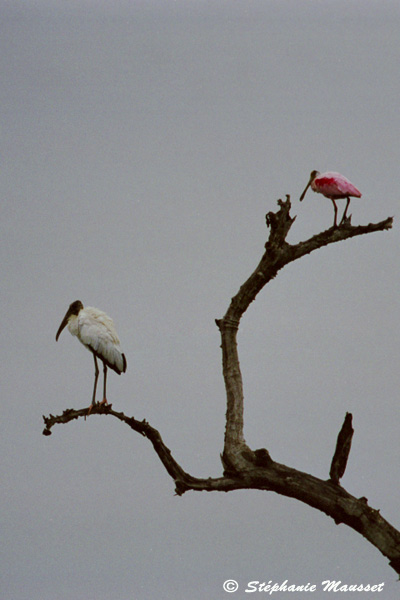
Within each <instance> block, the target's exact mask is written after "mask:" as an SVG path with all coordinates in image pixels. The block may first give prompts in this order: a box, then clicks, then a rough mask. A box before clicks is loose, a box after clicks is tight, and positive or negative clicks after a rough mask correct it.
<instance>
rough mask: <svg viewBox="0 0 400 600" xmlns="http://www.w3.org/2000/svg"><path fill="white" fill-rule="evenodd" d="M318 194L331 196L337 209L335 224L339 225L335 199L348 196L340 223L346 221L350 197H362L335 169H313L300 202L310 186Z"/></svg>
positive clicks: (334, 207) (335, 225)
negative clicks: (322, 170)
mask: <svg viewBox="0 0 400 600" xmlns="http://www.w3.org/2000/svg"><path fill="white" fill-rule="evenodd" d="M310 186H311V189H312V190H313V191H314V192H318V194H323V195H324V196H325V197H326V198H329V199H330V200H332V202H333V209H334V211H335V219H334V222H333V226H334V227H337V206H336V202H335V200H338V199H340V198H347V204H346V208H345V209H344V213H343V217H342V219H341V221H340V223H339V225H341V224H342V223H344V221H345V219H346V215H347V209H348V207H349V204H350V197H351V196H353V197H354V198H361V192H360V191H359V190H358V189H357V188H356V187H355V186H354V185H353V184H352V183H351V182H350V181H349V180H348V179H346V177H344V176H343V175H341V174H340V173H335V172H334V171H327V172H326V173H320V172H319V171H311V175H310V180H309V182H308V183H307V185H306V188H305V190H304V192H303V193H302V195H301V196H300V202H301V201H302V200H303V198H304V196H305V195H306V192H307V190H308V188H309V187H310Z"/></svg>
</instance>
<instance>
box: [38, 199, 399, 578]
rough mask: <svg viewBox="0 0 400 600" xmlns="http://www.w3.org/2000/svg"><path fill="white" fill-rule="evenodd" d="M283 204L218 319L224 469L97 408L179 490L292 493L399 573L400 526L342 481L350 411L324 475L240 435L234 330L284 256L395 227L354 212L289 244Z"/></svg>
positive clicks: (63, 418) (78, 414)
mask: <svg viewBox="0 0 400 600" xmlns="http://www.w3.org/2000/svg"><path fill="white" fill-rule="evenodd" d="M278 205H279V210H278V211H277V212H276V213H273V212H269V213H268V214H267V215H266V221H267V226H268V227H269V228H270V235H269V239H268V241H267V243H266V244H265V252H264V255H263V256H262V258H261V261H260V262H259V264H258V265H257V267H256V269H255V270H254V272H253V273H252V274H251V275H250V277H249V278H248V279H247V281H246V282H245V283H244V284H243V285H242V286H241V287H240V289H239V291H238V293H237V294H236V295H235V296H234V297H233V298H232V300H231V303H230V305H229V308H228V310H227V312H226V314H225V316H224V317H223V318H222V319H218V320H216V324H217V326H218V328H219V330H220V333H221V348H222V367H223V377H224V381H225V388H226V396H227V412H226V430H225V442H224V451H223V455H222V457H221V458H222V463H223V466H224V473H223V476H222V477H218V478H207V479H204V478H197V477H193V476H192V475H190V474H189V473H187V472H186V471H184V469H183V468H182V467H181V466H180V465H179V464H178V463H177V461H176V460H175V459H174V458H173V456H172V454H171V451H170V449H169V448H168V447H167V446H166V445H165V444H164V442H163V440H162V437H161V435H160V433H159V432H158V431H157V430H156V429H154V428H153V427H151V426H150V424H149V423H148V422H147V421H145V420H143V421H137V420H136V419H134V418H133V417H127V416H126V415H125V414H124V413H122V412H116V411H114V410H113V408H112V406H111V405H109V406H104V405H101V406H100V405H95V406H94V407H93V408H92V411H91V418H92V415H95V414H100V415H103V414H104V415H111V416H113V417H115V418H117V419H119V420H120V421H122V422H124V423H126V424H127V425H129V427H131V428H132V429H133V430H134V431H136V432H138V433H140V434H142V435H143V436H145V437H146V438H148V439H149V441H150V442H151V443H152V445H153V447H154V450H155V451H156V453H157V455H158V456H159V458H160V460H161V462H162V463H163V465H164V467H165V469H166V470H167V472H168V473H169V475H170V476H171V477H172V478H173V480H174V481H175V490H176V493H177V494H178V495H182V494H183V493H185V492H186V491H188V490H193V491H224V492H228V491H231V490H236V489H259V490H268V491H274V492H276V493H278V494H281V495H283V496H287V497H290V498H295V499H297V500H300V501H301V502H304V503H305V504H308V505H309V506H311V507H313V508H316V509H318V510H320V511H322V512H324V513H325V514H326V515H328V516H330V517H331V518H332V519H334V521H335V523H337V524H339V523H345V524H346V525H348V526H349V527H352V528H353V529H354V530H355V531H358V532H359V533H361V535H363V536H364V537H365V538H366V539H367V540H368V541H369V542H371V544H373V545H374V546H376V547H377V548H378V549H379V550H380V551H381V553H382V554H383V555H384V556H386V557H387V558H388V559H389V561H390V565H391V566H392V567H393V569H394V570H395V571H396V572H397V573H399V574H400V532H399V531H397V530H396V529H395V528H394V527H393V526H392V525H391V524H390V523H388V522H387V521H386V520H385V519H384V518H383V517H382V516H381V515H380V513H379V510H375V509H373V508H371V507H370V506H368V501H367V499H366V498H364V497H363V498H355V497H354V496H352V495H351V494H349V493H348V492H347V491H346V490H345V489H344V488H343V487H341V486H340V485H339V480H340V478H341V477H342V476H343V474H344V471H345V468H346V464H347V459H348V456H349V452H350V447H351V439H352V436H353V433H354V431H353V428H352V416H351V415H350V414H349V413H347V414H346V418H345V421H344V423H343V426H342V429H341V431H340V433H339V435H338V439H337V444H336V450H335V454H334V457H333V459H332V463H331V469H330V479H328V480H327V481H324V480H322V479H318V478H317V477H314V476H313V475H309V474H308V473H303V472H301V471H298V470H296V469H292V468H291V467H287V466H286V465H282V464H279V463H277V462H275V461H273V460H272V458H271V457H270V454H269V452H268V450H266V449H265V448H260V449H258V450H254V451H253V450H251V449H250V448H249V447H248V446H247V444H246V442H245V439H244V436H243V383H242V376H241V372H240V365H239V355H238V349H237V341H236V337H237V331H238V328H239V324H240V319H241V317H242V315H243V313H244V312H245V311H246V310H247V308H248V307H249V305H250V304H251V302H253V300H254V299H255V298H256V296H257V294H258V293H259V292H260V291H261V290H262V288H263V287H264V286H265V285H266V284H267V283H268V282H269V281H271V279H273V278H274V277H275V276H276V274H277V273H278V271H279V270H280V269H282V268H283V267H284V266H285V265H286V264H288V263H290V262H292V261H293V260H296V259H298V258H301V257H302V256H304V255H305V254H309V253H310V252H313V251H314V250H317V249H318V248H321V247H322V246H326V245H328V244H332V243H335V242H339V241H343V240H346V239H348V238H351V237H354V236H357V235H363V234H366V233H372V232H375V231H384V230H387V229H390V228H391V227H392V222H393V219H392V218H388V219H386V220H384V221H381V222H380V223H370V224H369V225H363V226H357V227H353V226H352V225H351V220H350V217H349V218H347V219H346V220H345V222H344V223H343V224H341V225H340V226H339V227H331V228H330V229H328V230H326V231H323V232H322V233H319V234H317V235H315V236H313V237H311V238H310V239H309V240H306V241H304V242H300V243H298V244H295V245H291V244H289V243H288V242H287V241H286V237H287V235H288V233H289V230H290V228H291V226H292V224H293V222H294V220H295V217H291V216H290V208H291V204H290V198H289V196H287V197H286V201H282V200H278ZM86 416H87V408H85V409H80V410H74V409H68V410H66V411H64V412H63V413H62V415H59V416H53V415H50V416H49V417H45V416H43V419H44V423H45V428H44V430H43V434H44V435H51V433H52V432H51V429H52V427H53V426H54V425H56V424H63V423H64V424H66V423H69V422H70V421H72V420H74V419H78V418H82V417H84V418H86Z"/></svg>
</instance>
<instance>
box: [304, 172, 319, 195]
mask: <svg viewBox="0 0 400 600" xmlns="http://www.w3.org/2000/svg"><path fill="white" fill-rule="evenodd" d="M318 175H320V172H319V171H311V173H310V179H309V180H308V183H307V185H306V187H305V189H304V192H303V193H302V195H301V196H300V202H301V201H302V200H303V198H304V196H305V195H306V192H307V190H308V188H309V187H310V185H311V184H312V182H313V181H314V179H316V177H318Z"/></svg>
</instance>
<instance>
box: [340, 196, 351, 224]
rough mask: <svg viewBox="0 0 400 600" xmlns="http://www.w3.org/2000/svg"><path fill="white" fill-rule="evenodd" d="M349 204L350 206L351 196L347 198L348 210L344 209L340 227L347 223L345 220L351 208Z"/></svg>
mask: <svg viewBox="0 0 400 600" xmlns="http://www.w3.org/2000/svg"><path fill="white" fill-rule="evenodd" d="M349 204H350V196H347V203H346V208H345V209H344V213H343V217H342V220H341V221H340V225H341V224H342V223H344V222H345V220H346V215H347V209H348V208H349Z"/></svg>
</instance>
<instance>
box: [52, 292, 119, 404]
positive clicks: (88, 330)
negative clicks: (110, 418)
mask: <svg viewBox="0 0 400 600" xmlns="http://www.w3.org/2000/svg"><path fill="white" fill-rule="evenodd" d="M66 326H68V329H69V331H70V332H71V334H72V335H75V336H76V337H77V338H78V340H79V341H80V342H81V343H82V344H83V345H84V346H85V347H86V348H87V349H88V350H90V352H92V354H93V358H94V368H95V375H94V387H93V396H92V403H91V405H90V408H89V412H90V410H91V409H92V407H93V405H94V403H95V401H96V387H97V379H98V377H99V367H98V364H97V359H98V358H99V359H100V360H101V361H102V362H103V373H104V385H103V400H102V401H101V402H100V404H108V402H107V396H106V386H107V367H109V368H110V369H112V370H113V371H115V372H116V373H118V375H121V373H125V371H126V358H125V354H123V353H122V351H121V347H120V345H119V339H118V335H117V332H116V330H115V327H114V323H113V320H112V319H111V318H110V317H109V316H108V315H106V313H105V312H103V311H102V310H99V309H98V308H93V307H91V306H87V307H86V308H84V307H83V304H82V302H81V301H80V300H75V302H72V304H71V305H70V307H69V308H68V310H67V312H66V313H65V317H64V318H63V320H62V322H61V325H60V327H59V328H58V331H57V335H56V341H57V340H58V338H59V337H60V334H61V332H62V330H63V329H64V327H66Z"/></svg>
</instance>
